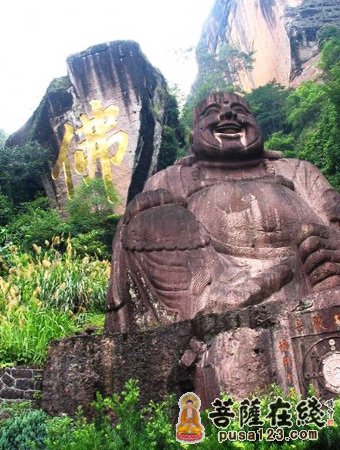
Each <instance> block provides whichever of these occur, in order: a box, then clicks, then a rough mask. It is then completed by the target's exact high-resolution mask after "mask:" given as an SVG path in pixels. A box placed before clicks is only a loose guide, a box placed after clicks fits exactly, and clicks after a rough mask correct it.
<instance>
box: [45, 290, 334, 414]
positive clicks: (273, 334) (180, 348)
mask: <svg viewBox="0 0 340 450" xmlns="http://www.w3.org/2000/svg"><path fill="white" fill-rule="evenodd" d="M339 324H340V289H333V290H328V291H324V292H319V293H316V294H313V295H311V296H309V297H307V298H305V299H304V302H302V303H295V304H293V305H290V306H289V305H288V304H285V305H282V304H281V305H271V304H268V303H266V304H263V305H256V306H252V307H247V308H243V309H239V310H235V311H227V312H224V313H222V314H210V315H205V316H199V317H196V318H195V319H193V320H191V321H185V322H179V323H176V324H173V325H168V326H166V327H161V328H157V329H153V330H146V331H143V332H136V333H132V332H131V333H128V334H119V333H117V334H114V335H111V336H110V335H108V336H79V337H74V338H67V339H64V340H61V341H55V342H54V343H53V345H52V346H51V347H50V352H49V357H48V361H47V364H46V368H45V372H44V382H43V402H42V404H43V407H44V409H45V410H46V411H48V412H49V413H51V414H61V413H68V414H74V412H75V411H76V409H77V406H82V407H83V408H84V410H85V411H86V413H87V414H89V415H91V408H90V403H91V401H92V400H93V399H94V398H95V393H96V391H99V392H101V393H102V394H103V395H110V394H112V393H113V392H121V390H122V387H123V385H124V382H125V381H127V380H128V379H130V378H135V379H136V378H137V379H139V381H140V387H141V397H142V403H143V404H145V403H147V402H148V401H150V400H154V401H159V400H161V399H162V398H164V396H166V395H167V394H169V393H175V394H176V395H177V396H178V397H179V396H180V395H181V394H183V393H185V392H189V391H191V392H196V393H197V394H198V395H199V396H200V398H201V400H202V407H203V408H206V407H208V406H210V404H211V402H212V401H213V400H214V399H215V398H216V397H217V396H218V395H219V394H220V392H221V391H225V392H227V393H229V394H230V395H232V396H233V397H234V398H235V399H237V398H238V399H241V398H243V397H244V396H249V395H251V394H254V393H258V392H259V391H260V390H263V389H264V388H267V387H268V386H269V385H270V384H272V383H277V384H280V385H281V386H282V387H283V388H284V389H286V390H288V389H289V388H291V387H294V388H295V390H296V392H298V393H302V394H303V395H304V394H306V391H307V388H308V384H309V383H312V384H313V386H314V387H315V389H316V392H317V393H318V395H319V396H320V397H323V398H330V397H332V396H334V395H335V394H336V392H339V390H340V382H339V380H338V377H334V376H333V377H332V374H333V372H334V370H335V369H336V367H339V364H338V360H337V359H336V358H337V355H338V354H339V352H340V333H339V331H338V328H339ZM331 339H333V341H334V343H333V341H331ZM193 341H196V342H199V343H200V345H199V349H198V348H197V349H198V352H197V354H196V358H195V360H194V363H192V360H191V361H190V364H186V362H187V359H186V356H185V355H188V353H190V355H192V356H193V354H194V351H193V349H192V347H193ZM313 355H314V357H313ZM330 355H332V356H330ZM315 356H316V358H315ZM331 357H332V358H333V360H331V359H330V358H331ZM324 360H325V361H326V364H325V366H326V367H325V369H324V373H319V371H316V370H315V368H313V367H312V366H311V365H312V364H314V363H315V362H318V364H320V363H321V364H322V362H323V361H324ZM337 364H338V365H337ZM334 366H335V369H334ZM306 369H307V370H306ZM332 370H333V372H332ZM332 380H333V381H332Z"/></svg>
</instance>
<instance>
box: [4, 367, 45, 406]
mask: <svg viewBox="0 0 340 450" xmlns="http://www.w3.org/2000/svg"><path fill="white" fill-rule="evenodd" d="M42 376H43V370H42V369H36V368H31V367H26V366H18V367H6V368H4V369H0V402H1V401H22V400H36V399H37V397H38V396H40V395H41V389H42Z"/></svg>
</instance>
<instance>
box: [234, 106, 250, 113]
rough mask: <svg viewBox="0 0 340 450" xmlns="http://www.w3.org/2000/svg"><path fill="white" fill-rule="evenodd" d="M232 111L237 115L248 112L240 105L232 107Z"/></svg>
mask: <svg viewBox="0 0 340 450" xmlns="http://www.w3.org/2000/svg"><path fill="white" fill-rule="evenodd" d="M232 109H233V111H234V112H236V113H237V114H248V111H247V110H246V109H245V108H243V106H241V105H234V106H233V107H232Z"/></svg>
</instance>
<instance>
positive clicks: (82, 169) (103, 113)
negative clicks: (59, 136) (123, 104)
mask: <svg viewBox="0 0 340 450" xmlns="http://www.w3.org/2000/svg"><path fill="white" fill-rule="evenodd" d="M90 105H91V109H92V113H93V117H92V118H89V117H88V116H87V115H86V114H81V116H80V121H81V123H82V125H81V127H79V128H77V129H74V128H73V127H72V126H71V125H69V124H65V133H64V137H63V141H62V143H61V146H60V150H59V157H58V159H57V161H56V163H55V165H54V167H53V169H52V178H53V179H54V180H56V179H57V178H58V177H59V175H60V172H63V175H64V177H65V183H66V189H67V195H68V197H70V196H71V195H72V192H73V183H72V166H73V167H74V170H75V172H76V173H77V174H78V175H81V176H83V177H84V181H85V182H86V181H87V180H88V179H89V178H94V177H95V176H96V174H97V173H98V172H100V173H101V176H102V177H103V179H104V183H105V186H106V187H108V186H109V185H110V184H112V182H113V180H112V172H111V164H114V165H120V164H121V162H122V160H123V157H124V154H125V152H126V149H127V144H128V135H127V133H126V132H125V131H122V130H119V131H116V132H114V131H113V130H114V128H115V127H116V125H117V117H118V114H119V108H118V107H117V106H112V105H111V106H108V107H107V108H105V109H103V108H102V107H101V101H100V100H92V101H90ZM73 139H76V142H77V144H76V150H75V152H74V161H70V160H69V149H70V145H71V142H72V140H73ZM113 149H116V151H115V152H114V150H113ZM113 153H114V154H113ZM72 163H73V164H72Z"/></svg>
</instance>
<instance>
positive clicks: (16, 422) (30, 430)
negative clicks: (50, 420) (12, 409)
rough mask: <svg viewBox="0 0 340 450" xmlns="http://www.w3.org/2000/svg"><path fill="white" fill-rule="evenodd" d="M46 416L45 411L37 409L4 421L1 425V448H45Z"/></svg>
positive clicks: (17, 449)
mask: <svg viewBox="0 0 340 450" xmlns="http://www.w3.org/2000/svg"><path fill="white" fill-rule="evenodd" d="M46 417H47V416H46V414H45V413H44V412H43V411H39V410H37V411H29V412H27V413H26V414H23V415H18V416H15V417H14V418H10V419H7V420H5V421H3V423H2V424H1V427H0V449H1V450H31V449H32V450H33V449H37V450H38V449H45V448H46V446H45V440H46Z"/></svg>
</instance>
